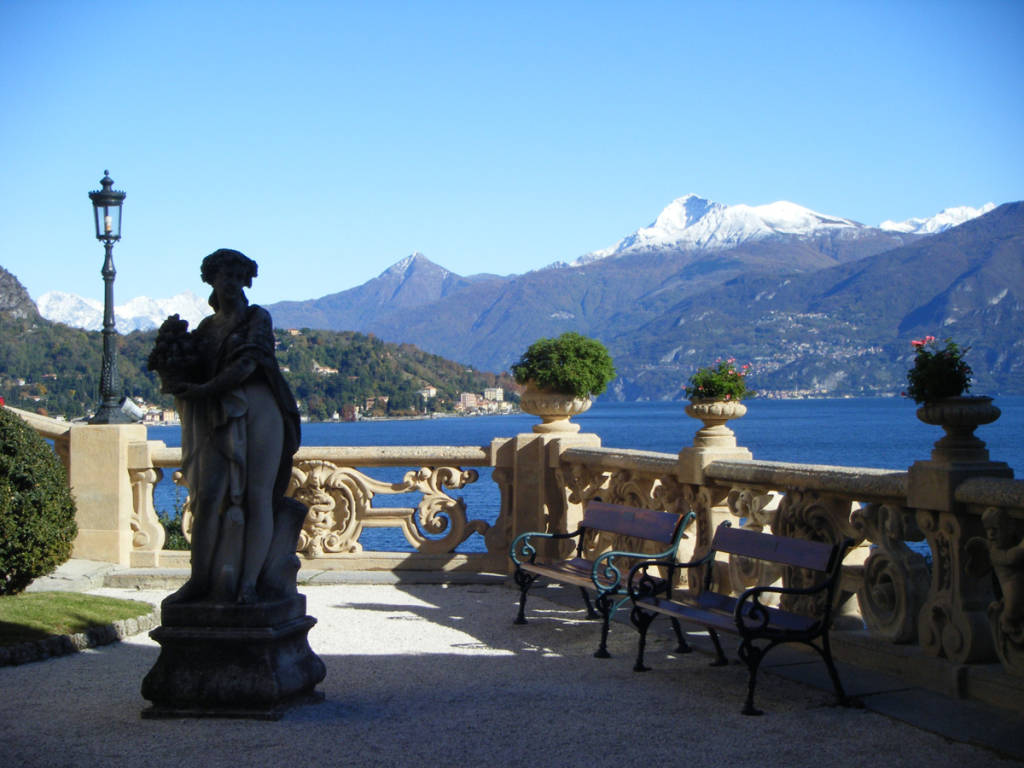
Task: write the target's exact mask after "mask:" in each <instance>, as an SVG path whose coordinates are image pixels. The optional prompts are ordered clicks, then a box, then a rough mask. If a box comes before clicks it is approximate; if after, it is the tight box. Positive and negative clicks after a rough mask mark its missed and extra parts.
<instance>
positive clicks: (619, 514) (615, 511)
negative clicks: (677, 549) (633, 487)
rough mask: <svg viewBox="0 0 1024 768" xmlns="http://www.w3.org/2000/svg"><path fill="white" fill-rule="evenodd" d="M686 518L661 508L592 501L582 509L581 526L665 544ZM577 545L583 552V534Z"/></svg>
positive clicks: (675, 536)
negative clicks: (643, 507)
mask: <svg viewBox="0 0 1024 768" xmlns="http://www.w3.org/2000/svg"><path fill="white" fill-rule="evenodd" d="M685 520H686V517H685V516H684V515H677V514H674V513H672V512H663V511H661V510H660V509H638V508H636V507H625V506H622V505H621V504H608V503H606V502H603V501H592V502H590V503H589V504H588V505H587V507H586V509H585V510H584V512H583V522H582V523H580V528H585V529H587V530H595V531H606V532H608V533H614V534H618V535H620V536H629V537H634V538H638V539H646V540H648V541H655V542H659V543H661V544H666V545H667V544H671V543H672V542H674V541H678V539H679V533H680V529H681V528H682V526H683V524H684V522H685ZM578 546H579V547H580V552H582V547H583V537H582V536H581V537H580V543H579V545H578Z"/></svg>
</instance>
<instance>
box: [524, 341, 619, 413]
mask: <svg viewBox="0 0 1024 768" xmlns="http://www.w3.org/2000/svg"><path fill="white" fill-rule="evenodd" d="M512 375H513V376H514V377H515V379H516V381H517V382H518V383H520V384H526V383H527V382H530V381H533V382H536V384H537V386H538V387H540V388H541V389H546V390H550V391H552V392H561V393H564V394H567V395H573V396H574V397H588V396H589V395H600V394H601V393H602V392H604V391H605V389H606V388H607V387H608V382H609V381H611V380H612V379H614V378H615V366H614V365H613V364H612V358H611V355H609V354H608V350H607V349H606V348H605V346H604V344H602V343H601V342H600V341H598V340H597V339H591V338H588V337H586V336H581V335H580V334H578V333H573V332H571V331H570V332H568V333H563V334H562V335H561V336H559V337H557V338H554V339H538V340H537V341H535V342H533V344H531V345H530V346H529V347H528V348H527V350H526V351H525V352H524V353H523V356H522V357H521V358H519V362H517V363H516V364H515V365H513V366H512Z"/></svg>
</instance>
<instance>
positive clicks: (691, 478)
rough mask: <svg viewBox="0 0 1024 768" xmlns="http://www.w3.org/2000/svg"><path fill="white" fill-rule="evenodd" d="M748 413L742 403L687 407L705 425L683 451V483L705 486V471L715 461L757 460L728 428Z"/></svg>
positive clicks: (680, 460) (692, 404)
mask: <svg viewBox="0 0 1024 768" xmlns="http://www.w3.org/2000/svg"><path fill="white" fill-rule="evenodd" d="M746 412H747V409H746V407H745V406H744V405H742V404H741V403H738V402H717V401H716V402H694V403H691V404H690V405H688V406H687V407H686V413H687V415H688V416H692V417H693V418H695V419H700V420H701V421H702V422H703V423H704V426H703V427H702V428H701V429H699V430H698V431H697V434H696V435H694V438H693V445H688V446H686V447H685V448H683V450H681V451H680V452H679V471H678V476H679V480H680V482H683V483H690V484H692V485H704V468H705V467H707V465H708V464H710V463H711V462H713V461H749V460H751V459H753V458H754V456H753V454H751V452H750V451H749V450H747V449H746V448H743V447H741V446H739V445H737V444H736V435H735V434H734V433H733V431H732V430H731V429H729V428H728V427H727V426H725V423H726V422H727V421H728V420H730V419H737V418H739V417H741V416H743V414H745V413H746Z"/></svg>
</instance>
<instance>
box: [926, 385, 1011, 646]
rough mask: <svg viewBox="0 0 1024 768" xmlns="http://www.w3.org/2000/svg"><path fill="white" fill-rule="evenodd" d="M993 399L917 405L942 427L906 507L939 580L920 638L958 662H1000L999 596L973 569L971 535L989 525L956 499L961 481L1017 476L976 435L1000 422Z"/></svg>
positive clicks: (981, 532)
mask: <svg viewBox="0 0 1024 768" xmlns="http://www.w3.org/2000/svg"><path fill="white" fill-rule="evenodd" d="M998 416H999V409H998V408H996V407H995V406H993V405H992V404H991V398H967V397H964V398H949V399H948V400H946V401H939V402H936V403H928V404H925V405H924V406H922V407H921V408H920V409H918V418H920V419H921V420H922V421H924V422H926V423H928V424H935V425H938V426H942V428H943V429H944V430H945V431H946V436H945V437H943V438H942V439H940V440H939V441H938V442H937V443H935V447H934V449H933V450H932V456H931V459H930V460H928V461H918V462H915V463H914V465H913V466H911V467H910V469H909V471H908V476H907V506H909V507H912V508H915V509H916V510H917V524H918V526H919V527H920V529H921V530H922V531H923V532H924V534H925V537H926V538H927V539H928V545H929V547H931V551H932V579H931V585H930V587H929V590H928V597H927V599H926V600H925V604H924V606H923V607H922V608H921V612H920V615H919V617H918V632H919V636H918V642H919V643H920V644H921V647H922V649H923V650H925V651H926V652H927V653H929V654H931V655H933V656H944V657H946V658H947V659H949V660H950V661H952V662H955V663H958V664H962V663H966V662H979V661H994V660H995V658H996V654H995V645H994V642H993V638H992V633H991V630H990V629H989V626H988V615H987V609H988V606H989V604H990V603H991V602H992V600H993V599H994V595H993V591H992V579H991V575H990V574H988V573H984V574H982V573H978V572H976V570H975V569H972V568H969V567H968V564H969V562H970V559H971V558H970V553H969V551H968V542H970V541H971V540H972V539H976V538H980V539H982V540H984V538H985V531H984V529H983V527H982V525H981V519H980V518H979V517H978V516H977V515H974V514H969V513H968V510H967V509H966V508H965V506H964V505H963V504H960V503H958V502H957V501H956V497H955V493H956V488H957V486H958V485H960V483H962V482H963V481H964V480H966V479H968V478H970V477H977V476H979V475H981V476H989V477H1010V478H1012V477H1013V470H1012V469H1011V468H1010V467H1009V466H1008V465H1007V464H1005V463H1003V462H1001V461H991V460H990V459H989V454H988V450H987V449H986V448H985V443H984V442H982V441H981V440H979V439H978V438H977V437H975V436H974V429H975V428H976V427H977V426H979V425H981V424H988V423H991V422H992V421H995V420H996V418H998Z"/></svg>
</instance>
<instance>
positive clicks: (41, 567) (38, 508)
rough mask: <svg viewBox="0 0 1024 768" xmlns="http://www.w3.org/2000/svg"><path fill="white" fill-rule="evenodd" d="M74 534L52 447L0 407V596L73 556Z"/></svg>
mask: <svg viewBox="0 0 1024 768" xmlns="http://www.w3.org/2000/svg"><path fill="white" fill-rule="evenodd" d="M77 532H78V526H77V525H76V524H75V503H74V501H73V499H72V498H71V492H70V490H69V489H68V481H67V475H66V473H65V472H64V466H63V465H62V464H61V463H60V459H58V458H57V456H56V454H54V452H53V450H52V449H51V448H50V446H49V445H48V444H47V443H46V442H45V441H44V440H43V439H42V438H41V437H39V435H37V434H36V433H35V431H34V430H33V429H32V428H31V427H29V426H28V425H26V424H25V423H24V422H23V421H22V420H21V419H19V418H18V417H17V416H15V415H14V414H13V413H11V412H10V411H7V410H5V409H3V408H0V595H12V594H17V593H18V592H21V591H22V590H24V589H25V587H27V586H28V585H29V584H30V583H31V582H32V580H33V579H36V578H38V577H40V576H44V575H46V574H48V573H50V572H52V571H53V570H54V569H55V568H56V567H57V566H58V565H60V564H61V563H63V562H64V561H66V560H67V559H68V558H69V557H71V543H72V541H73V540H74V538H75V534H76V533H77Z"/></svg>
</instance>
